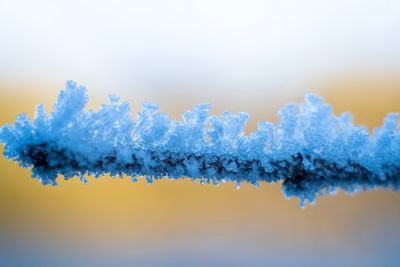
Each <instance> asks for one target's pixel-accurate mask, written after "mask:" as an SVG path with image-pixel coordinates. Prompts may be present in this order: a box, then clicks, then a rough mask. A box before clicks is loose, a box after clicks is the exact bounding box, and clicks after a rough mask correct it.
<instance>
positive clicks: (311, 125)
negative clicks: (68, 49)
mask: <svg viewBox="0 0 400 267" xmlns="http://www.w3.org/2000/svg"><path fill="white" fill-rule="evenodd" d="M87 101H88V98H87V95H86V89H85V87H83V86H78V85H77V84H76V83H75V82H73V81H68V82H67V83H66V87H65V89H64V90H62V91H61V92H60V94H59V96H58V99H57V102H56V104H55V106H54V109H53V112H52V113H51V114H50V115H47V114H46V112H45V109H44V106H43V105H39V106H37V109H36V114H35V118H34V120H33V121H32V120H30V119H29V118H28V117H27V115H26V114H22V115H19V116H18V117H17V119H16V122H15V123H14V124H13V125H5V126H3V127H2V128H0V142H2V143H4V144H5V148H4V155H5V156H6V157H7V158H8V159H10V160H14V161H16V162H18V163H19V164H20V165H21V166H22V167H32V176H33V177H35V178H38V179H39V180H40V181H41V182H42V183H43V184H53V185H55V184H56V179H57V176H58V175H59V174H61V175H63V176H64V177H65V179H70V178H72V177H73V176H79V177H80V178H81V179H82V181H83V182H87V181H86V179H85V175H86V174H89V175H90V174H94V175H96V176H101V175H104V174H106V173H109V174H111V175H112V176H115V175H120V176H124V175H128V176H131V177H132V180H136V177H137V176H146V177H147V180H148V182H150V183H151V182H152V181H153V179H160V178H163V177H169V178H171V179H178V178H184V177H189V178H192V179H193V180H196V179H200V183H204V182H213V183H216V184H217V183H219V182H225V181H234V182H236V184H237V185H240V183H241V182H249V183H252V184H254V185H258V184H259V183H260V182H282V190H283V192H284V194H285V195H286V196H287V197H298V198H299V199H300V201H301V203H302V204H304V203H305V202H314V201H315V197H316V196H317V195H322V194H325V193H328V194H329V193H333V192H335V191H336V190H337V189H343V190H344V191H346V192H350V193H352V192H356V191H358V190H371V189H375V188H377V187H381V188H391V189H394V190H397V189H398V188H399V185H400V153H399V152H400V123H399V117H398V114H396V113H390V114H388V115H387V117H386V118H385V120H384V123H383V125H382V126H381V127H380V128H377V129H375V130H374V132H373V134H372V135H370V134H369V132H368V129H367V128H365V127H363V126H356V125H354V124H353V123H352V117H351V114H350V113H343V114H342V115H340V116H336V115H334V114H333V113H332V108H331V106H330V105H328V104H326V103H324V102H323V100H322V99H321V98H320V97H318V96H316V95H313V94H309V95H306V97H305V102H304V103H302V104H300V105H296V104H288V105H286V106H285V107H283V108H282V109H281V110H280V111H279V112H278V115H279V118H280V122H279V123H278V124H277V125H275V124H273V123H270V122H260V123H259V124H258V128H257V130H256V131H254V132H252V133H251V134H250V135H245V134H244V128H245V125H246V122H247V120H248V115H247V114H246V113H238V114H232V113H229V112H226V113H224V114H223V115H221V116H210V115H209V114H208V111H209V109H210V105H208V104H201V105H198V106H197V107H195V108H194V109H193V110H191V111H188V112H185V113H184V114H183V115H182V120H171V119H170V118H168V116H167V115H166V114H164V113H161V112H160V110H159V106H158V105H156V104H150V103H143V106H142V111H141V112H140V113H139V114H138V116H137V118H136V120H134V119H133V118H132V117H131V115H130V108H129V104H128V103H126V102H123V103H121V102H120V101H119V98H118V97H116V96H110V97H109V101H108V103H107V104H104V105H102V106H101V108H100V109H99V110H98V111H93V110H88V111H85V110H84V107H85V104H86V102H87Z"/></svg>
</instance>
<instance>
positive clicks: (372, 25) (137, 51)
mask: <svg viewBox="0 0 400 267" xmlns="http://www.w3.org/2000/svg"><path fill="white" fill-rule="evenodd" d="M365 68H366V69H372V70H377V71H378V70H400V1H398V0H394V1H387V0H363V1H361V0H360V1H358V0H329V1H323V0H320V1H317V0H307V1H304V0H297V1H296V0H277V1H255V0H243V1H234V0H222V1H218V0H201V1H192V0H186V1H185V0H182V1H177V0H173V1H166V0H164V1H162V0H159V1H157V0H146V1H115V0H114V1H99V0H90V1H72V0H66V1H18V0H0V82H2V81H7V82H8V83H10V82H11V83H12V82H13V81H15V83H18V82H21V81H27V82H29V81H30V80H32V81H46V80H52V81H56V82H58V83H60V82H61V83H63V82H64V81H65V80H67V79H74V80H76V81H78V82H79V83H82V84H86V85H94V86H97V87H100V88H106V87H110V86H111V87H119V88H120V89H130V88H136V89H137V88H140V89H165V90H167V89H173V88H190V89H200V88H208V89H210V88H216V89H234V88H246V87H248V88H265V89H268V88H274V86H276V85H280V86H281V87H282V85H283V87H285V86H284V85H287V86H288V87H290V86H293V87H295V85H296V84H298V86H306V85H307V80H308V79H312V78H313V77H316V76H321V75H326V74H330V73H334V72H336V71H342V70H346V69H353V70H357V69H365Z"/></svg>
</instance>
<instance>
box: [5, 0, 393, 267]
mask: <svg viewBox="0 0 400 267" xmlns="http://www.w3.org/2000/svg"><path fill="white" fill-rule="evenodd" d="M399 14H400V2H399V1H396V0H394V1H389V0H380V1H378V0H364V1H358V0H336V1H317V0H298V1H295V0H280V1H271V0H265V1H256V0H246V1H234V0H231V1H228V0H220V1H218V0H214V1H211V0H202V1H194V0H186V1H177V0H172V1H161V0H159V1H157V0H149V1H118V0H115V1H99V0H97V1H95V0H89V1H73V0H69V1H43V0H39V1H19V0H13V1H10V0H2V1H1V2H0V38H1V39H0V40H1V41H0V125H3V124H5V123H12V122H13V121H14V119H15V116H16V115H17V114H19V113H22V112H27V113H28V114H29V115H30V116H33V113H34V109H35V106H36V105H37V104H39V103H44V104H45V105H46V108H47V110H48V111H50V110H51V109H52V103H53V102H54V100H55V99H56V97H57V93H58V91H59V89H61V88H63V86H64V83H65V81H66V80H69V79H73V80H75V81H77V82H78V83H79V84H83V85H86V86H87V87H88V94H89V97H90V102H89V104H88V106H89V107H90V108H97V107H98V106H99V105H100V104H101V103H104V102H105V101H107V96H108V94H111V93H112V94H117V95H119V96H121V98H122V99H123V100H127V101H129V102H130V103H131V105H132V106H131V108H132V115H133V116H136V115H135V114H136V112H138V111H139V110H140V103H141V102H142V101H151V102H156V103H159V104H160V105H161V110H162V111H163V112H167V113H168V114H169V115H170V117H172V118H180V114H181V113H182V112H184V111H186V110H188V109H191V108H192V107H193V106H194V105H196V104H198V103H200V102H210V103H212V106H213V109H212V112H211V113H213V114H220V113H222V112H223V111H224V110H230V111H233V112H239V111H245V112H248V113H249V114H250V116H251V119H250V121H249V124H248V127H247V129H246V132H247V133H249V132H251V131H252V130H254V129H255V125H256V123H257V122H258V121H260V120H269V121H274V122H276V121H277V118H276V115H275V114H276V111H277V110H278V109H279V108H280V107H281V106H282V105H283V104H285V103H286V102H289V101H295V102H299V101H302V99H303V96H304V94H305V93H307V92H315V93H318V94H320V95H321V96H322V97H323V98H324V99H325V100H326V101H327V102H329V103H331V104H332V105H333V107H334V110H335V112H336V113H337V114H339V113H341V112H344V111H352V112H353V114H354V118H355V122H356V123H361V124H364V125H367V126H368V127H369V128H370V129H371V130H372V129H373V127H377V126H379V125H380V124H381V122H382V118H383V117H384V116H385V114H386V113H387V112H400V75H399V74H400V15H399ZM2 150H3V146H1V151H0V152H2ZM399 248H400V194H399V193H396V192H392V191H383V190H377V191H374V192H362V193H358V194H356V195H354V196H348V195H345V194H343V193H342V192H340V193H339V194H338V195H336V196H325V197H321V198H319V199H318V200H317V204H316V205H315V206H308V207H307V208H306V209H304V210H302V209H300V207H299V205H298V202H297V200H294V199H293V200H287V199H285V198H284V196H283V194H282V193H281V191H280V185H279V184H272V185H271V184H262V185H261V187H260V188H255V187H253V186H251V185H242V187H241V189H240V190H236V189H235V188H234V185H233V184H232V183H226V184H222V185H220V186H218V187H215V186H213V185H204V186H201V185H199V184H194V183H192V182H191V181H190V180H181V181H175V182H170V181H168V180H167V181H165V180H162V181H157V182H155V183H154V184H153V185H147V184H146V183H145V182H144V181H142V180H141V181H139V182H138V183H136V184H133V183H131V182H130V179H118V178H117V179H115V180H112V179H111V178H110V177H103V178H101V179H99V180H95V179H94V178H92V179H90V181H89V185H84V184H82V183H81V182H80V181H79V179H73V180H71V181H69V182H63V181H61V180H60V185H59V186H57V187H52V186H42V185H41V184H40V183H39V182H38V181H37V180H33V179H31V178H30V171H29V170H26V169H22V168H19V167H18V166H17V165H16V164H14V163H12V162H9V161H7V160H6V159H5V158H4V157H0V257H1V261H0V265H1V266H174V267H176V266H246V267H249V266H250V267H251V266H398V264H399V263H398V261H399V260H398V259H399V257H398V251H399Z"/></svg>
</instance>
